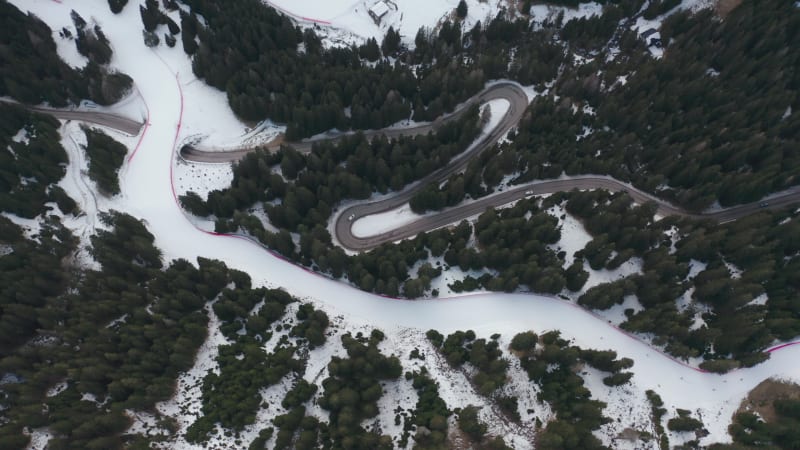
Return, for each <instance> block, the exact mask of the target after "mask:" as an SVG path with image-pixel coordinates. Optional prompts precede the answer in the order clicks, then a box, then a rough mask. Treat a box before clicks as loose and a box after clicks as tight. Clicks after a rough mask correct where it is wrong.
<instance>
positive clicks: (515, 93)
mask: <svg viewBox="0 0 800 450" xmlns="http://www.w3.org/2000/svg"><path fill="white" fill-rule="evenodd" d="M495 99H506V100H508V101H509V103H510V104H511V106H510V108H509V112H508V113H506V115H505V116H504V121H502V122H501V123H500V124H498V126H497V128H496V129H498V130H499V129H501V128H503V129H504V130H505V131H507V130H508V129H509V128H511V127H512V126H514V125H516V124H517V122H519V119H520V118H522V114H523V113H524V112H525V108H527V106H528V97H527V95H526V94H525V92H524V91H523V90H522V89H521V88H520V87H519V86H518V85H517V84H514V83H498V84H494V85H491V86H489V87H487V88H485V89H484V90H483V91H481V92H479V93H478V94H476V95H475V96H473V97H471V98H470V99H469V100H467V101H466V102H464V103H463V104H462V105H461V106H460V107H459V108H457V109H456V111H454V112H452V113H450V114H447V115H444V116H442V117H440V118H438V119H436V120H435V121H433V122H428V123H425V124H421V125H417V126H414V127H407V128H386V129H382V130H368V131H362V133H363V134H364V135H365V136H367V137H373V136H386V137H389V138H395V137H400V136H416V135H421V134H422V135H424V134H427V133H429V132H431V131H435V130H436V129H437V128H438V127H439V126H440V125H442V124H444V123H446V122H449V121H452V120H455V119H457V118H459V117H460V116H461V115H463V114H464V112H466V111H467V110H469V107H470V106H472V105H474V104H476V103H477V104H482V103H485V102H488V101H490V100H495ZM505 131H502V132H500V133H499V134H497V136H498V137H499V136H500V135H502V134H503V133H505ZM353 133H355V132H347V133H341V134H339V135H335V136H330V137H322V138H317V139H313V140H308V139H306V140H303V141H300V142H280V141H278V142H275V143H268V144H265V145H262V146H260V147H258V148H266V149H268V150H277V149H278V148H279V147H280V146H281V145H282V144H286V145H291V146H292V147H293V148H294V149H295V150H297V151H298V152H300V153H310V152H311V147H312V146H313V145H314V144H315V143H316V142H320V141H324V140H332V139H333V140H335V139H339V138H341V137H342V136H347V135H350V134H353ZM255 149H256V147H252V146H250V147H242V148H235V149H230V150H225V151H214V150H211V149H203V148H202V145H200V144H187V145H184V146H183V147H182V148H181V150H180V155H181V157H182V158H183V159H185V160H186V161H192V162H203V163H228V162H233V161H238V160H240V159H242V158H243V157H244V155H246V154H248V153H250V152H252V151H254V150H255Z"/></svg>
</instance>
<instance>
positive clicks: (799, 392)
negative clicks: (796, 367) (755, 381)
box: [736, 378, 800, 423]
mask: <svg viewBox="0 0 800 450" xmlns="http://www.w3.org/2000/svg"><path fill="white" fill-rule="evenodd" d="M778 399H794V400H800V386H798V385H797V384H794V383H790V382H788V381H783V380H776V379H773V378H770V379H768V380H764V381H762V382H761V383H760V384H759V385H758V386H756V387H755V388H754V389H753V390H752V391H750V393H749V394H747V398H745V399H744V400H742V404H741V405H740V406H739V409H738V410H737V411H736V413H737V414H738V413H741V412H756V413H758V414H759V415H760V416H761V417H762V418H763V419H764V421H765V422H768V423H769V422H773V421H775V419H776V418H777V415H776V414H775V408H774V407H773V406H772V402H774V401H775V400H778Z"/></svg>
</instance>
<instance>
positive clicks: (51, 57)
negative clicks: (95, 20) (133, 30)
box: [0, 0, 133, 106]
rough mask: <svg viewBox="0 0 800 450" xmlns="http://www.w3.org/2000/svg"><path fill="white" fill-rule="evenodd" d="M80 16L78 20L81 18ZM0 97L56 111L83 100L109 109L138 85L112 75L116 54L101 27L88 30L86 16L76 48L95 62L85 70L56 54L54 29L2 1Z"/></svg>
mask: <svg viewBox="0 0 800 450" xmlns="http://www.w3.org/2000/svg"><path fill="white" fill-rule="evenodd" d="M74 16H77V14H75V15H74ZM0 17H2V19H1V20H2V23H0V41H2V42H4V43H6V44H7V45H6V46H5V47H4V50H3V51H2V52H0V95H8V96H10V97H12V98H14V99H16V100H18V101H20V102H23V103H30V104H39V103H45V102H47V103H50V104H51V105H53V106H66V105H68V104H70V103H72V104H77V103H79V102H80V101H81V100H83V99H89V100H93V101H94V102H96V103H98V104H103V105H108V104H111V103H114V102H116V101H117V100H119V99H120V98H122V96H123V95H125V94H126V93H127V92H128V90H129V89H130V87H131V85H132V82H133V81H132V80H131V78H130V77H129V76H127V75H125V74H120V73H113V72H109V71H108V70H107V69H106V68H105V67H104V66H103V64H105V63H106V62H108V60H109V58H110V56H111V49H110V47H108V41H107V40H106V39H105V36H104V35H103V34H102V31H101V30H100V28H99V27H91V28H88V27H85V26H86V22H85V21H83V19H82V18H80V16H77V17H75V18H76V25H77V24H79V23H82V24H83V27H81V28H78V37H77V41H76V44H77V46H78V50H80V51H81V53H84V54H85V55H87V56H89V62H88V64H87V65H86V67H84V68H83V69H80V70H76V69H73V68H71V67H70V66H68V65H67V64H66V63H65V62H64V61H63V60H62V59H61V58H60V57H59V56H58V53H57V52H56V44H55V42H54V41H53V34H52V31H51V30H50V27H48V26H47V24H45V23H44V22H42V21H41V20H40V19H39V18H38V17H36V16H34V15H32V14H27V15H26V14H24V13H22V12H21V11H20V10H19V9H17V8H16V7H15V6H14V5H11V4H9V3H8V1H7V0H2V1H0Z"/></svg>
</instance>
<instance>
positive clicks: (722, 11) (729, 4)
mask: <svg viewBox="0 0 800 450" xmlns="http://www.w3.org/2000/svg"><path fill="white" fill-rule="evenodd" d="M741 3H742V0H717V14H719V16H720V17H722V18H723V19H724V18H725V17H727V16H728V14H729V13H730V12H731V11H733V10H734V9H735V8H736V7H737V6H739V5H740V4H741Z"/></svg>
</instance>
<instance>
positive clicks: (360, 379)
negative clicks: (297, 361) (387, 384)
mask: <svg viewBox="0 0 800 450" xmlns="http://www.w3.org/2000/svg"><path fill="white" fill-rule="evenodd" d="M383 338H384V336H383V333H381V332H380V331H378V330H374V331H373V332H372V334H371V335H370V337H369V339H366V338H361V339H359V338H358V337H353V336H351V335H349V334H345V335H344V336H342V345H344V348H345V350H346V351H347V358H340V357H338V356H334V357H333V358H331V362H330V363H329V364H328V374H329V377H328V378H326V379H325V380H323V381H322V387H323V392H322V397H321V398H320V399H319V405H320V406H321V407H322V408H324V409H326V410H328V411H329V412H330V424H329V427H330V437H331V440H332V445H333V447H334V448H372V449H391V448H393V446H392V440H391V437H389V436H385V435H380V434H378V433H377V432H374V431H366V430H365V429H364V428H363V427H362V426H361V424H362V422H363V421H364V420H365V419H369V418H371V417H374V416H375V415H377V414H378V406H377V401H378V400H379V399H380V398H381V396H382V395H383V388H382V387H381V384H380V382H381V381H383V380H395V379H397V378H399V377H400V375H401V374H402V367H401V366H400V361H399V360H398V359H397V357H396V356H389V357H387V356H385V355H383V354H381V352H380V350H378V343H380V342H381V341H382V340H383ZM364 341H366V342H364Z"/></svg>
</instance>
